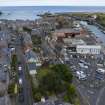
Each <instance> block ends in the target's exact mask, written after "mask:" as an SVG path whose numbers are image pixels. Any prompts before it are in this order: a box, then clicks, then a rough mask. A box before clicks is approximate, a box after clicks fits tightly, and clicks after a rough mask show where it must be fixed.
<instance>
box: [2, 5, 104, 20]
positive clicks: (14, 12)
mask: <svg viewBox="0 0 105 105" xmlns="http://www.w3.org/2000/svg"><path fill="white" fill-rule="evenodd" d="M0 11H2V12H3V14H2V15H0V19H8V20H16V19H20V20H35V19H37V18H39V17H38V16H37V14H43V13H45V12H51V13H62V12H63V13H66V12H70V13H71V12H104V13H105V6H12V7H11V6H9V7H5V6H4V7H0Z"/></svg>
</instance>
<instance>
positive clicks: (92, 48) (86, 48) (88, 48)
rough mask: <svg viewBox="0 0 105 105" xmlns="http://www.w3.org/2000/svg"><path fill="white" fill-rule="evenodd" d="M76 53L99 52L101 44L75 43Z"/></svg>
mask: <svg viewBox="0 0 105 105" xmlns="http://www.w3.org/2000/svg"><path fill="white" fill-rule="evenodd" d="M76 50H77V53H80V54H100V52H101V46H100V45H77V47H76Z"/></svg>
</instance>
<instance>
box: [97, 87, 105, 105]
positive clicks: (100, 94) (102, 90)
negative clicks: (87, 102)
mask: <svg viewBox="0 0 105 105" xmlns="http://www.w3.org/2000/svg"><path fill="white" fill-rule="evenodd" d="M104 89H105V87H103V88H102V89H101V91H100V93H99V97H98V98H97V101H96V105H99V102H100V99H101V96H102V94H103V92H104Z"/></svg>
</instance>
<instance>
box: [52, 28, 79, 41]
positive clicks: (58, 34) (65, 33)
mask: <svg viewBox="0 0 105 105" xmlns="http://www.w3.org/2000/svg"><path fill="white" fill-rule="evenodd" d="M80 34H81V33H80V30H76V29H70V28H67V29H65V28H64V29H60V30H55V31H54V33H53V39H55V40H62V39H63V38H68V37H75V36H78V35H80Z"/></svg>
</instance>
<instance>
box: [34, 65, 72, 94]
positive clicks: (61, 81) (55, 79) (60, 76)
mask: <svg viewBox="0 0 105 105" xmlns="http://www.w3.org/2000/svg"><path fill="white" fill-rule="evenodd" d="M36 77H37V79H38V81H39V82H38V83H39V88H40V90H41V91H44V93H43V94H46V92H49V93H51V94H53V93H54V94H58V93H61V92H64V91H65V90H66V87H65V85H66V84H70V83H71V82H72V77H73V76H72V74H71V73H70V72H69V69H68V67H67V66H66V65H62V64H58V65H52V66H49V67H48V68H41V69H40V70H38V72H37V75H36Z"/></svg>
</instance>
